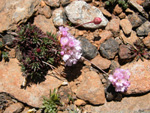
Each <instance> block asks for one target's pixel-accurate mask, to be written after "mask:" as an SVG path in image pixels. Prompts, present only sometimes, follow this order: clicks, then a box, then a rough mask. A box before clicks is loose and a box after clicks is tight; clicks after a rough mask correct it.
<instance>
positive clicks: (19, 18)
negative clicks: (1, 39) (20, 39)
mask: <svg viewBox="0 0 150 113" xmlns="http://www.w3.org/2000/svg"><path fill="white" fill-rule="evenodd" d="M39 2H40V0H1V1H0V4H1V7H0V20H1V22H0V32H3V31H6V30H15V29H16V28H17V26H18V25H20V24H21V23H25V22H26V21H27V20H28V18H30V17H31V16H32V15H33V14H34V12H35V11H36V10H37V9H36V6H37V5H38V4H39Z"/></svg>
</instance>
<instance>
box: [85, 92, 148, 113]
mask: <svg viewBox="0 0 150 113" xmlns="http://www.w3.org/2000/svg"><path fill="white" fill-rule="evenodd" d="M149 100H150V93H148V94H146V95H143V96H138V97H137V96H133V97H124V98H123V99H122V100H121V101H120V102H116V101H111V102H106V103H105V105H103V106H92V105H86V106H85V107H84V110H85V111H86V112H88V113H90V112H91V113H110V111H113V113H149V112H150V106H148V105H149V104H150V101H149Z"/></svg>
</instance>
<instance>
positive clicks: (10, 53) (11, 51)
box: [9, 48, 16, 58]
mask: <svg viewBox="0 0 150 113" xmlns="http://www.w3.org/2000/svg"><path fill="white" fill-rule="evenodd" d="M9 57H10V58H15V57H16V49H14V48H12V49H10V51H9Z"/></svg>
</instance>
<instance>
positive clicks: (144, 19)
mask: <svg viewBox="0 0 150 113" xmlns="http://www.w3.org/2000/svg"><path fill="white" fill-rule="evenodd" d="M138 17H139V18H140V19H141V20H142V23H145V22H146V21H147V19H146V18H144V17H143V16H141V15H138Z"/></svg>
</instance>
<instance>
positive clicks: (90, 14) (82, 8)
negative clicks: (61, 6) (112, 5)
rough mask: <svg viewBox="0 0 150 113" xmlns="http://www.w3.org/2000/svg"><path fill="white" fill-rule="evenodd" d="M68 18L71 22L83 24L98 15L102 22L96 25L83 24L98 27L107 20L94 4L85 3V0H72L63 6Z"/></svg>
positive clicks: (103, 24)
mask: <svg viewBox="0 0 150 113" xmlns="http://www.w3.org/2000/svg"><path fill="white" fill-rule="evenodd" d="M65 11H66V14H67V16H68V19H69V20H70V21H71V22H72V23H73V24H83V23H86V22H90V21H92V20H93V19H94V18H95V17H100V18H101V19H102V22H101V23H100V24H98V25H95V24H94V23H89V24H85V25H83V27H85V28H93V29H95V28H100V27H104V26H106V25H107V23H108V20H107V19H106V18H105V17H104V16H103V14H102V12H101V11H100V10H99V9H98V8H96V7H95V6H91V5H89V4H87V3H86V2H85V1H73V2H72V3H71V4H69V5H68V6H67V7H66V8H65Z"/></svg>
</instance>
